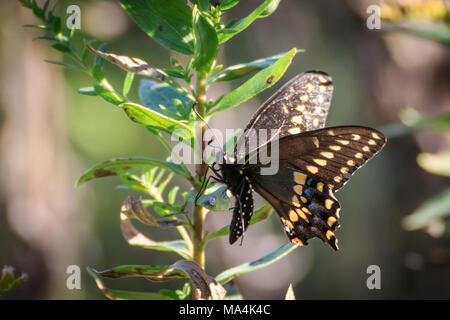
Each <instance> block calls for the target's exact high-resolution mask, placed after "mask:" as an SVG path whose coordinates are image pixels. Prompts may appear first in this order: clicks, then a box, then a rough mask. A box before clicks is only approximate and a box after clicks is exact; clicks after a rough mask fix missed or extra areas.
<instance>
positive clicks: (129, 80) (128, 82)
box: [122, 72, 134, 97]
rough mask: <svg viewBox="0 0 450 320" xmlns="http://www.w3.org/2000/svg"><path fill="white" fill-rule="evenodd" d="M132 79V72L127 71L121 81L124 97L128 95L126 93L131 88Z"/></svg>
mask: <svg viewBox="0 0 450 320" xmlns="http://www.w3.org/2000/svg"><path fill="white" fill-rule="evenodd" d="M133 80H134V72H127V75H126V77H125V80H124V81H123V90H122V94H123V96H124V97H126V96H128V93H129V92H130V89H131V85H132V84H133Z"/></svg>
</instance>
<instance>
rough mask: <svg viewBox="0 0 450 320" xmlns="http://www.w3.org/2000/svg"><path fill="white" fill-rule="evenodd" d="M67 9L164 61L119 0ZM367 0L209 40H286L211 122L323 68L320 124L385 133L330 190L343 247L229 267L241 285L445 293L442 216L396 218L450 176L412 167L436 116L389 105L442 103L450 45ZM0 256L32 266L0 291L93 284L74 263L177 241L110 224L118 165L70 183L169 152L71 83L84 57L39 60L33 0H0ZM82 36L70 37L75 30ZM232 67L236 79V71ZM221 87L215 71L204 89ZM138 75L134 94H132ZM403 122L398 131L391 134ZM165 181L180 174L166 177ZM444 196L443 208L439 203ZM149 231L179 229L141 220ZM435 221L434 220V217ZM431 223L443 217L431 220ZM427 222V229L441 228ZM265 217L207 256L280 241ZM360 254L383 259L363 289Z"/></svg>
mask: <svg viewBox="0 0 450 320" xmlns="http://www.w3.org/2000/svg"><path fill="white" fill-rule="evenodd" d="M55 2H56V3H57V4H56V12H57V13H59V14H60V15H61V16H63V17H66V14H65V10H66V8H67V6H69V5H70V4H77V5H79V6H80V8H81V20H82V32H83V33H85V34H86V36H88V37H90V38H94V39H98V40H99V41H102V42H108V50H110V51H111V52H115V53H118V54H124V55H129V56H133V57H140V58H142V59H144V60H146V61H149V62H150V63H151V64H152V65H155V66H158V67H169V57H170V56H171V55H173V56H175V57H177V58H178V59H179V60H180V61H182V62H183V63H185V62H186V61H187V60H186V59H185V58H183V57H182V56H180V55H179V54H176V53H174V52H170V51H168V50H166V49H164V48H162V47H160V46H159V45H158V44H156V43H155V42H154V41H153V40H152V39H150V38H149V37H148V36H147V35H146V34H145V33H144V32H142V31H141V30H140V29H139V28H138V27H137V26H136V25H135V24H134V23H133V22H132V21H131V19H130V18H129V17H128V16H127V15H126V13H125V12H124V11H123V10H122V9H121V7H120V5H119V4H118V2H116V1H80V0H77V1H54V3H55ZM370 3H371V2H370V1H369V2H368V1H357V0H354V1H351V0H348V1H333V0H318V1H306V0H305V1H282V2H281V4H280V6H279V8H278V10H277V11H276V12H275V13H274V14H273V15H271V16H270V17H269V18H266V19H261V20H257V21H256V22H254V23H253V24H252V25H251V26H250V27H249V28H248V29H247V30H246V31H245V32H242V33H241V34H239V35H238V36H236V37H235V38H233V39H232V40H230V41H229V42H227V44H226V46H225V47H222V49H221V51H220V53H219V61H218V63H219V64H224V65H225V66H229V65H233V64H237V63H241V62H247V61H251V60H255V59H258V58H262V57H266V56H271V55H274V54H277V53H280V52H285V51H287V50H289V49H290V48H292V47H297V48H302V49H305V52H304V53H299V54H298V55H297V56H296V57H295V59H294V61H293V63H292V65H291V66H290V68H289V69H288V71H287V72H286V74H285V76H284V77H283V79H282V80H281V81H280V83H277V84H276V85H275V86H274V87H273V88H271V89H269V90H267V91H266V92H263V93H262V94H260V95H258V96H257V97H256V98H254V99H252V100H250V101H249V102H246V103H244V104H243V105H241V106H240V107H238V108H234V109H231V110H228V111H226V112H225V113H223V114H221V115H220V116H219V118H220V119H217V118H216V119H215V118H213V119H212V120H211V123H210V125H211V126H212V127H216V128H220V129H222V130H224V129H226V128H242V127H244V126H245V125H246V123H247V121H248V120H249V119H250V117H251V115H252V114H253V112H254V111H255V110H256V108H257V107H258V106H259V105H260V104H261V103H262V102H263V101H264V100H265V99H266V98H268V97H269V96H270V95H271V94H272V93H273V92H274V91H275V90H276V89H277V88H279V87H280V86H281V85H282V83H284V82H286V81H288V80H289V79H290V78H292V77H293V76H295V75H296V74H298V73H300V72H302V71H306V70H311V69H318V70H323V71H325V72H327V73H328V74H330V75H331V76H332V77H333V81H334V86H335V91H334V98H333V101H332V107H331V110H330V114H329V117H328V125H329V126H332V125H351V124H354V125H366V126H371V127H376V128H378V129H380V130H382V131H383V132H384V133H386V134H388V135H391V136H392V138H389V139H388V144H387V146H386V148H385V149H384V150H383V152H381V153H380V154H379V155H378V156H376V157H375V159H373V160H372V161H370V162H369V163H368V164H367V165H366V166H365V167H364V168H363V169H362V170H360V171H359V172H358V173H357V174H355V176H354V177H353V178H352V181H351V182H350V183H349V184H348V185H347V186H346V187H345V188H344V189H343V190H342V191H340V192H339V193H338V194H337V198H338V199H339V201H340V203H341V207H342V210H341V228H340V229H339V230H338V231H337V232H336V235H337V237H338V239H339V246H340V250H339V251H338V252H334V251H333V250H332V249H330V248H329V247H328V246H326V245H324V244H323V243H322V242H321V241H319V240H317V239H314V240H312V241H310V245H309V246H307V247H302V248H300V249H297V250H296V251H295V252H294V253H293V254H291V255H289V256H288V257H286V258H284V259H282V260H281V261H278V262H277V263H275V264H273V265H271V266H270V267H268V268H265V269H262V270H258V271H255V272H253V273H250V274H247V275H244V276H242V277H240V278H238V279H237V280H236V281H235V283H236V284H237V285H238V286H239V288H240V289H241V290H242V292H243V294H244V297H245V298H247V299H282V298H283V297H284V293H285V292H286V289H287V287H288V285H289V284H290V283H292V284H293V285H294V291H295V293H296V297H297V299H333V298H337V299H358V298H363V299H394V298H400V299H409V298H446V299H448V298H450V251H449V249H450V238H449V233H450V232H449V231H448V230H449V228H448V226H449V224H448V221H447V222H445V221H444V222H442V221H439V223H440V224H439V223H438V224H429V225H428V227H427V228H426V229H425V230H417V231H406V230H405V229H404V228H403V227H402V223H401V221H402V219H403V218H404V217H405V216H406V215H408V214H410V213H411V212H413V211H414V210H416V209H417V208H418V207H419V206H420V205H421V204H423V202H424V201H426V200H428V199H429V198H430V197H432V196H433V195H435V194H439V193H440V192H441V191H442V190H444V189H445V188H447V187H450V181H449V178H448V177H444V176H438V175H433V174H430V173H427V172H425V171H424V170H423V169H422V168H420V167H419V165H418V164H417V161H416V157H417V155H418V154H419V153H421V152H430V153H437V152H442V151H445V150H449V146H450V135H449V133H445V132H436V131H434V130H419V131H415V132H414V133H408V132H407V131H404V130H405V127H404V126H403V125H400V124H399V123H400V118H401V117H400V116H399V114H402V113H401V110H403V109H404V108H406V107H411V108H414V109H416V110H417V111H419V112H420V113H421V114H423V115H425V116H434V115H438V114H442V113H444V112H447V113H448V112H450V95H449V92H450V90H449V89H450V59H449V58H450V54H449V49H448V47H446V46H445V45H442V44H439V43H436V42H433V41H431V40H425V39H422V38H419V37H415V36H412V35H407V34H405V33H397V32H388V33H386V32H384V31H385V30H384V29H382V30H369V29H368V28H367V27H366V21H365V19H366V18H367V13H366V8H367V6H368V5H369V4H370ZM258 4H259V1H241V3H240V4H239V5H237V6H236V7H234V8H233V9H232V10H230V11H229V12H228V13H227V16H226V17H225V19H228V20H229V19H231V18H241V17H244V16H245V15H247V14H248V13H249V12H251V11H252V10H253V9H254V8H255V7H256V6H257V5H258ZM0 18H1V21H2V22H1V23H2V28H1V31H0V57H1V60H0V66H1V70H2V71H1V72H0V81H1V85H0V130H1V131H0V149H1V152H0V171H1V180H0V181H1V182H0V265H4V264H9V265H13V266H15V267H16V269H17V270H18V271H20V272H26V273H27V274H28V275H29V279H28V281H27V282H25V283H24V285H23V286H22V287H20V288H19V289H18V290H16V291H14V292H11V293H9V294H6V295H4V296H1V297H0V298H3V299H4V298H6V299H8V298H18V299H103V295H102V293H101V292H100V291H99V290H98V289H97V288H96V286H95V283H94V281H93V280H92V279H91V278H90V277H89V276H88V274H87V272H86V271H85V267H86V266H91V267H93V268H96V269H99V270H103V269H107V268H110V267H113V266H116V265H121V264H151V265H155V264H171V263H173V262H174V261H176V260H178V257H177V256H176V255H175V254H171V253H164V252H157V251H147V250H144V249H141V248H135V247H130V246H128V244H127V243H126V241H125V240H124V239H123V237H122V235H121V231H120V225H119V212H120V207H121V205H122V202H123V201H124V199H125V198H126V196H127V195H128V194H129V191H127V190H120V189H117V188H116V186H117V185H118V184H120V179H119V178H106V179H100V180H98V181H93V182H90V183H88V184H85V185H82V186H81V187H78V188H77V187H75V181H76V180H77V178H78V177H79V176H80V175H81V174H82V173H83V172H84V170H85V169H87V168H88V167H90V166H92V165H93V164H95V163H97V162H99V161H102V160H106V159H109V158H114V157H129V156H148V157H154V158H163V157H165V156H167V154H166V152H165V150H164V149H163V147H162V146H161V144H160V143H159V142H158V141H157V140H156V139H155V138H154V137H152V136H151V135H150V134H149V133H148V132H146V130H145V129H144V128H143V127H140V126H138V125H136V124H134V123H132V122H131V121H129V119H128V118H127V117H126V116H125V114H124V113H123V112H122V111H121V110H119V109H118V108H115V107H113V106H112V105H110V104H107V103H106V102H105V101H104V100H102V99H101V98H98V97H88V96H82V95H79V94H77V93H76V89H78V88H80V87H86V86H90V85H91V84H92V80H91V79H90V78H88V77H87V76H86V75H84V74H82V73H81V72H75V71H70V70H63V69H62V68H60V67H58V66H55V65H50V64H47V63H45V62H44V59H51V60H57V59H58V58H59V56H58V53H56V52H55V50H52V49H51V48H50V46H49V45H48V43H46V42H44V41H41V40H39V41H32V40H31V39H32V37H33V36H35V35H37V34H38V32H37V31H36V30H30V29H26V28H23V25H24V24H30V23H33V22H35V21H36V20H35V18H34V17H33V16H32V14H31V12H29V10H26V9H22V8H20V7H19V5H18V4H17V3H16V2H15V1H2V2H1V3H0ZM79 45H80V46H81V42H79ZM105 66H106V72H107V74H108V79H110V81H111V82H112V83H113V84H114V85H115V86H117V87H121V85H122V81H123V78H124V76H125V73H124V72H123V71H122V70H120V69H119V68H117V67H115V66H112V65H108V64H106V65H105ZM239 83H240V82H239V81H236V82H233V83H232V84H233V87H235V86H237V85H238V84H239ZM233 87H230V86H229V85H227V84H215V85H213V86H212V87H211V88H210V90H209V96H210V97H211V98H217V97H219V96H220V95H221V94H224V93H226V92H229V90H231V89H232V88H233ZM137 89H138V86H137V81H136V82H135V85H134V86H133V88H132V94H131V95H130V97H131V98H134V99H135V100H138V92H137ZM398 130H400V131H401V132H406V134H396V133H398V132H399V131H398ZM172 184H181V187H182V188H184V189H185V190H186V188H187V187H188V186H187V184H185V182H183V181H180V180H177V179H174V181H173V182H172ZM449 210H450V208H449ZM230 220H231V214H230V213H226V212H224V213H210V214H209V215H208V217H207V226H206V228H207V229H208V230H210V231H215V230H217V229H219V228H221V227H222V226H224V225H226V224H227V223H229V222H230ZM139 227H140V228H142V230H145V231H148V232H149V233H150V234H151V235H152V238H154V239H157V240H163V239H172V238H174V237H175V236H177V234H176V232H173V231H167V230H158V229H155V228H146V227H145V226H143V225H142V226H141V225H140V226H139ZM433 227H434V228H433ZM442 227H443V230H442ZM439 228H440V229H439ZM286 241H287V238H286V236H285V233H284V231H283V230H282V228H281V225H280V223H279V220H278V217H277V216H276V215H273V216H272V217H271V218H270V219H269V220H267V221H265V222H263V223H260V224H257V225H254V226H252V227H250V229H249V231H248V232H247V234H246V238H245V241H244V243H243V245H242V246H239V244H236V245H234V246H230V245H229V244H228V242H227V239H217V240H214V241H212V242H211V243H210V244H209V245H208V247H207V251H206V252H207V262H206V268H207V272H208V273H209V274H211V275H216V274H218V273H220V272H221V271H223V270H225V269H226V268H229V267H232V266H235V265H237V264H240V263H244V262H247V261H251V260H254V259H258V258H259V257H261V256H263V255H264V254H267V253H269V252H271V251H272V250H274V249H276V248H278V247H279V246H280V245H282V244H283V243H285V242H286ZM69 265H78V266H80V267H81V269H82V286H81V290H68V289H67V288H66V279H67V276H68V275H67V274H66V268H67V266H69ZM369 265H378V266H380V268H381V290H368V289H367V286H366V279H367V277H368V276H369V275H368V274H367V273H366V270H367V267H368V266H369ZM105 282H106V283H108V284H111V285H112V286H113V287H115V288H121V289H132V290H148V291H157V290H159V289H162V288H167V287H169V288H173V289H174V288H180V287H181V286H182V284H183V282H177V281H175V282H170V283H163V284H161V283H152V282H150V281H147V280H143V279H120V280H115V281H111V280H110V281H105Z"/></svg>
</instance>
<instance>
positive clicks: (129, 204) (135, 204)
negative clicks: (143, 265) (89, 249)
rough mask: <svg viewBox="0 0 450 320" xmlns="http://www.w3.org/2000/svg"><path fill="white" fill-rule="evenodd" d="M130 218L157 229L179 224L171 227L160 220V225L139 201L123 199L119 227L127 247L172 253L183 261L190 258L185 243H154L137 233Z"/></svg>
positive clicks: (180, 241)
mask: <svg viewBox="0 0 450 320" xmlns="http://www.w3.org/2000/svg"><path fill="white" fill-rule="evenodd" d="M131 218H135V219H138V220H139V221H141V222H143V223H146V224H148V225H152V226H158V227H165V226H175V225H177V224H176V223H178V224H180V221H177V220H175V222H174V224H173V225H169V224H168V223H167V222H165V221H164V219H162V222H161V223H160V222H159V221H158V220H155V219H154V218H153V217H152V216H151V215H150V213H149V212H148V211H147V210H146V209H145V207H144V206H143V204H142V202H141V200H136V199H133V198H132V197H131V196H128V197H127V199H125V202H124V204H123V205H122V208H121V211H120V227H121V229H122V235H123V236H124V238H125V240H126V241H127V242H128V244H129V245H132V246H138V247H143V248H147V249H153V250H159V251H173V252H176V253H178V254H179V255H181V256H182V257H183V258H185V259H190V258H192V256H191V252H190V250H189V248H188V247H187V246H186V243H185V241H183V240H174V241H154V240H152V239H150V238H149V237H147V236H146V235H144V234H143V233H142V232H139V231H138V230H137V229H136V228H135V227H134V225H133V224H132V223H131V220H130V219H131Z"/></svg>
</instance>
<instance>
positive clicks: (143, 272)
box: [94, 265, 188, 281]
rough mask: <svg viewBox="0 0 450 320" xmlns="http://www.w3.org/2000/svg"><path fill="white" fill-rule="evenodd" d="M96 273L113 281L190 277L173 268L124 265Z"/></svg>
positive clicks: (162, 279)
mask: <svg viewBox="0 0 450 320" xmlns="http://www.w3.org/2000/svg"><path fill="white" fill-rule="evenodd" d="M94 272H95V273H96V274H97V275H98V276H101V277H105V278H111V279H119V278H129V277H143V278H146V279H148V280H152V281H166V280H175V279H181V278H187V277H188V275H187V273H186V272H184V271H183V270H181V269H176V268H172V267H171V266H148V265H122V266H117V267H114V268H112V269H108V270H104V271H94Z"/></svg>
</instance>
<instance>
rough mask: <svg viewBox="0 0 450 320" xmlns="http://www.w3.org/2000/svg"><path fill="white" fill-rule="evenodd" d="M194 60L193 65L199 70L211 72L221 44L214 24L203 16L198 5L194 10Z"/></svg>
mask: <svg viewBox="0 0 450 320" xmlns="http://www.w3.org/2000/svg"><path fill="white" fill-rule="evenodd" d="M192 26H193V31H194V33H193V34H194V60H193V61H192V67H193V68H194V69H196V70H198V71H203V72H209V71H210V70H211V68H212V66H213V64H214V60H215V58H216V54H217V48H218V46H219V40H218V39H217V33H216V30H215V29H214V26H213V24H212V23H211V21H209V19H208V18H206V17H205V16H203V15H202V14H201V13H200V11H199V10H198V9H197V7H194V10H193V20H192Z"/></svg>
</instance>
